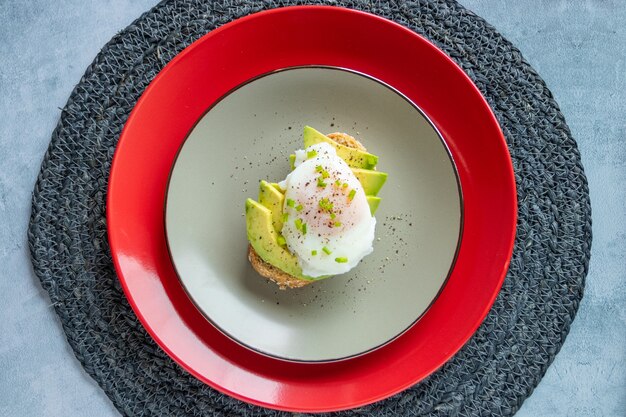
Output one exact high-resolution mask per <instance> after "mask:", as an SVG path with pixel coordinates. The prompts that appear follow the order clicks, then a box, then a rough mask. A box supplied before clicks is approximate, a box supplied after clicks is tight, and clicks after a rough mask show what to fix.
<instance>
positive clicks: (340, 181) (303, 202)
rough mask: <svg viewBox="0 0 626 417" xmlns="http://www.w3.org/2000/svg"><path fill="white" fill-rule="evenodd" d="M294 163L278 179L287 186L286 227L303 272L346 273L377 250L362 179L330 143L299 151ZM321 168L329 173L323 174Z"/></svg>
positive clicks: (290, 245) (314, 273)
mask: <svg viewBox="0 0 626 417" xmlns="http://www.w3.org/2000/svg"><path fill="white" fill-rule="evenodd" d="M294 165H295V169H294V170H293V171H292V172H291V173H290V174H289V175H288V176H287V178H286V179H285V181H283V182H281V183H280V186H281V187H282V188H283V189H284V190H285V206H284V207H283V213H287V216H288V217H287V221H286V222H285V223H284V225H283V229H282V235H283V236H284V238H285V241H286V242H287V247H288V248H289V250H290V251H291V252H292V253H293V254H295V255H296V257H297V258H298V261H299V263H300V266H301V268H302V272H303V274H304V275H307V276H310V277H313V278H316V277H321V276H326V275H338V274H343V273H345V272H348V271H349V270H350V269H352V268H354V267H355V266H356V265H357V264H358V263H359V262H360V261H361V259H363V257H365V256H366V255H368V254H370V253H371V252H372V251H373V246H372V243H373V241H374V231H375V228H376V219H375V218H374V217H373V216H372V215H371V213H370V209H369V205H368V203H367V198H366V196H365V192H364V191H363V187H362V186H361V183H360V182H359V180H358V179H357V178H356V177H355V175H354V173H353V172H352V170H351V169H350V167H349V166H348V164H346V162H345V161H344V160H343V159H341V158H340V157H338V156H337V153H336V152H335V149H334V148H333V147H332V146H331V145H329V144H327V143H320V144H316V145H313V146H310V147H308V148H307V149H304V150H298V151H296V161H295V164H294ZM320 167H321V168H320ZM320 170H322V171H323V172H325V174H324V175H327V178H321V177H322V173H321V172H320ZM320 178H321V180H320ZM318 181H322V183H324V184H326V185H325V186H320V183H318ZM344 184H347V185H344ZM352 190H354V193H353V197H352V198H350V197H349V194H350V192H351V191H352ZM322 199H324V200H322ZM320 200H322V203H323V204H322V205H323V206H325V207H326V209H325V208H323V207H321V206H320ZM291 202H293V203H291ZM288 203H289V204H288ZM324 203H326V204H324ZM328 203H331V204H332V209H331V210H329V209H328V207H329V204H328ZM331 212H332V213H333V214H334V218H331ZM296 219H298V220H299V222H300V223H298V222H297V221H296ZM302 224H305V225H306V226H305V228H306V229H305V230H303V227H302V226H301V225H302ZM304 231H305V233H303V232H304ZM325 249H326V251H327V252H330V253H326V252H325Z"/></svg>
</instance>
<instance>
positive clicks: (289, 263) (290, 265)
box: [246, 198, 311, 280]
mask: <svg viewBox="0 0 626 417" xmlns="http://www.w3.org/2000/svg"><path fill="white" fill-rule="evenodd" d="M246 230H247V232H248V241H250V244H251V245H252V247H253V248H254V250H255V251H256V253H257V254H258V255H259V256H260V257H261V259H263V260H264V261H265V262H267V263H270V264H272V265H274V266H275V267H277V268H279V269H281V270H283V271H285V272H286V273H288V274H289V275H292V276H294V277H296V278H300V279H308V280H310V279H311V278H307V277H305V276H303V275H302V268H300V265H299V264H298V259H297V258H296V257H295V256H294V255H293V254H291V253H290V252H289V251H288V250H287V249H286V248H284V247H282V246H280V245H279V244H278V240H277V238H278V233H276V230H274V227H273V226H272V212H271V211H270V210H269V209H268V208H267V207H265V206H263V205H262V204H259V203H257V202H256V201H254V200H252V199H251V198H248V199H247V200H246Z"/></svg>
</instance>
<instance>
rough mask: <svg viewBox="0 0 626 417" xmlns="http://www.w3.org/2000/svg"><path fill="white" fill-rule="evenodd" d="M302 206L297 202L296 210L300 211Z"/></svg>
mask: <svg viewBox="0 0 626 417" xmlns="http://www.w3.org/2000/svg"><path fill="white" fill-rule="evenodd" d="M303 208H304V207H302V204H298V205H297V206H296V211H302V209H303Z"/></svg>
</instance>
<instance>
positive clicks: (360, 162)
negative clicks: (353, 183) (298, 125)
mask: <svg viewBox="0 0 626 417" xmlns="http://www.w3.org/2000/svg"><path fill="white" fill-rule="evenodd" d="M322 142H326V143H328V144H330V145H332V146H334V147H335V150H336V151H337V155H338V156H339V157H340V158H342V159H343V160H344V161H346V163H347V164H348V165H349V166H351V167H354V168H363V169H374V168H375V167H376V164H377V163H378V157H377V156H376V155H372V154H371V153H368V152H363V151H360V150H358V149H354V148H349V147H347V146H345V145H341V144H339V143H337V142H335V141H334V140H332V139H331V138H329V137H328V136H326V135H324V134H323V133H320V132H318V131H317V130H315V129H313V128H312V127H310V126H305V127H304V147H305V148H308V147H309V146H311V145H315V144H316V143H322Z"/></svg>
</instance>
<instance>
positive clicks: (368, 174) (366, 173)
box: [352, 168, 387, 196]
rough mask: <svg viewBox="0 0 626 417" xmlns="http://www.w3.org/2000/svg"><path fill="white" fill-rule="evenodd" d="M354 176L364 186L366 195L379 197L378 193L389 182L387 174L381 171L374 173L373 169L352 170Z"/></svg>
mask: <svg viewBox="0 0 626 417" xmlns="http://www.w3.org/2000/svg"><path fill="white" fill-rule="evenodd" d="M352 172H353V173H354V176H355V177H356V178H357V179H358V180H359V182H360V183H361V185H362V186H363V191H365V194H366V195H372V196H375V195H378V192H379V191H380V189H381V188H383V185H384V184H385V181H387V173H386V172H380V171H372V170H371V169H362V168H352Z"/></svg>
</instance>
